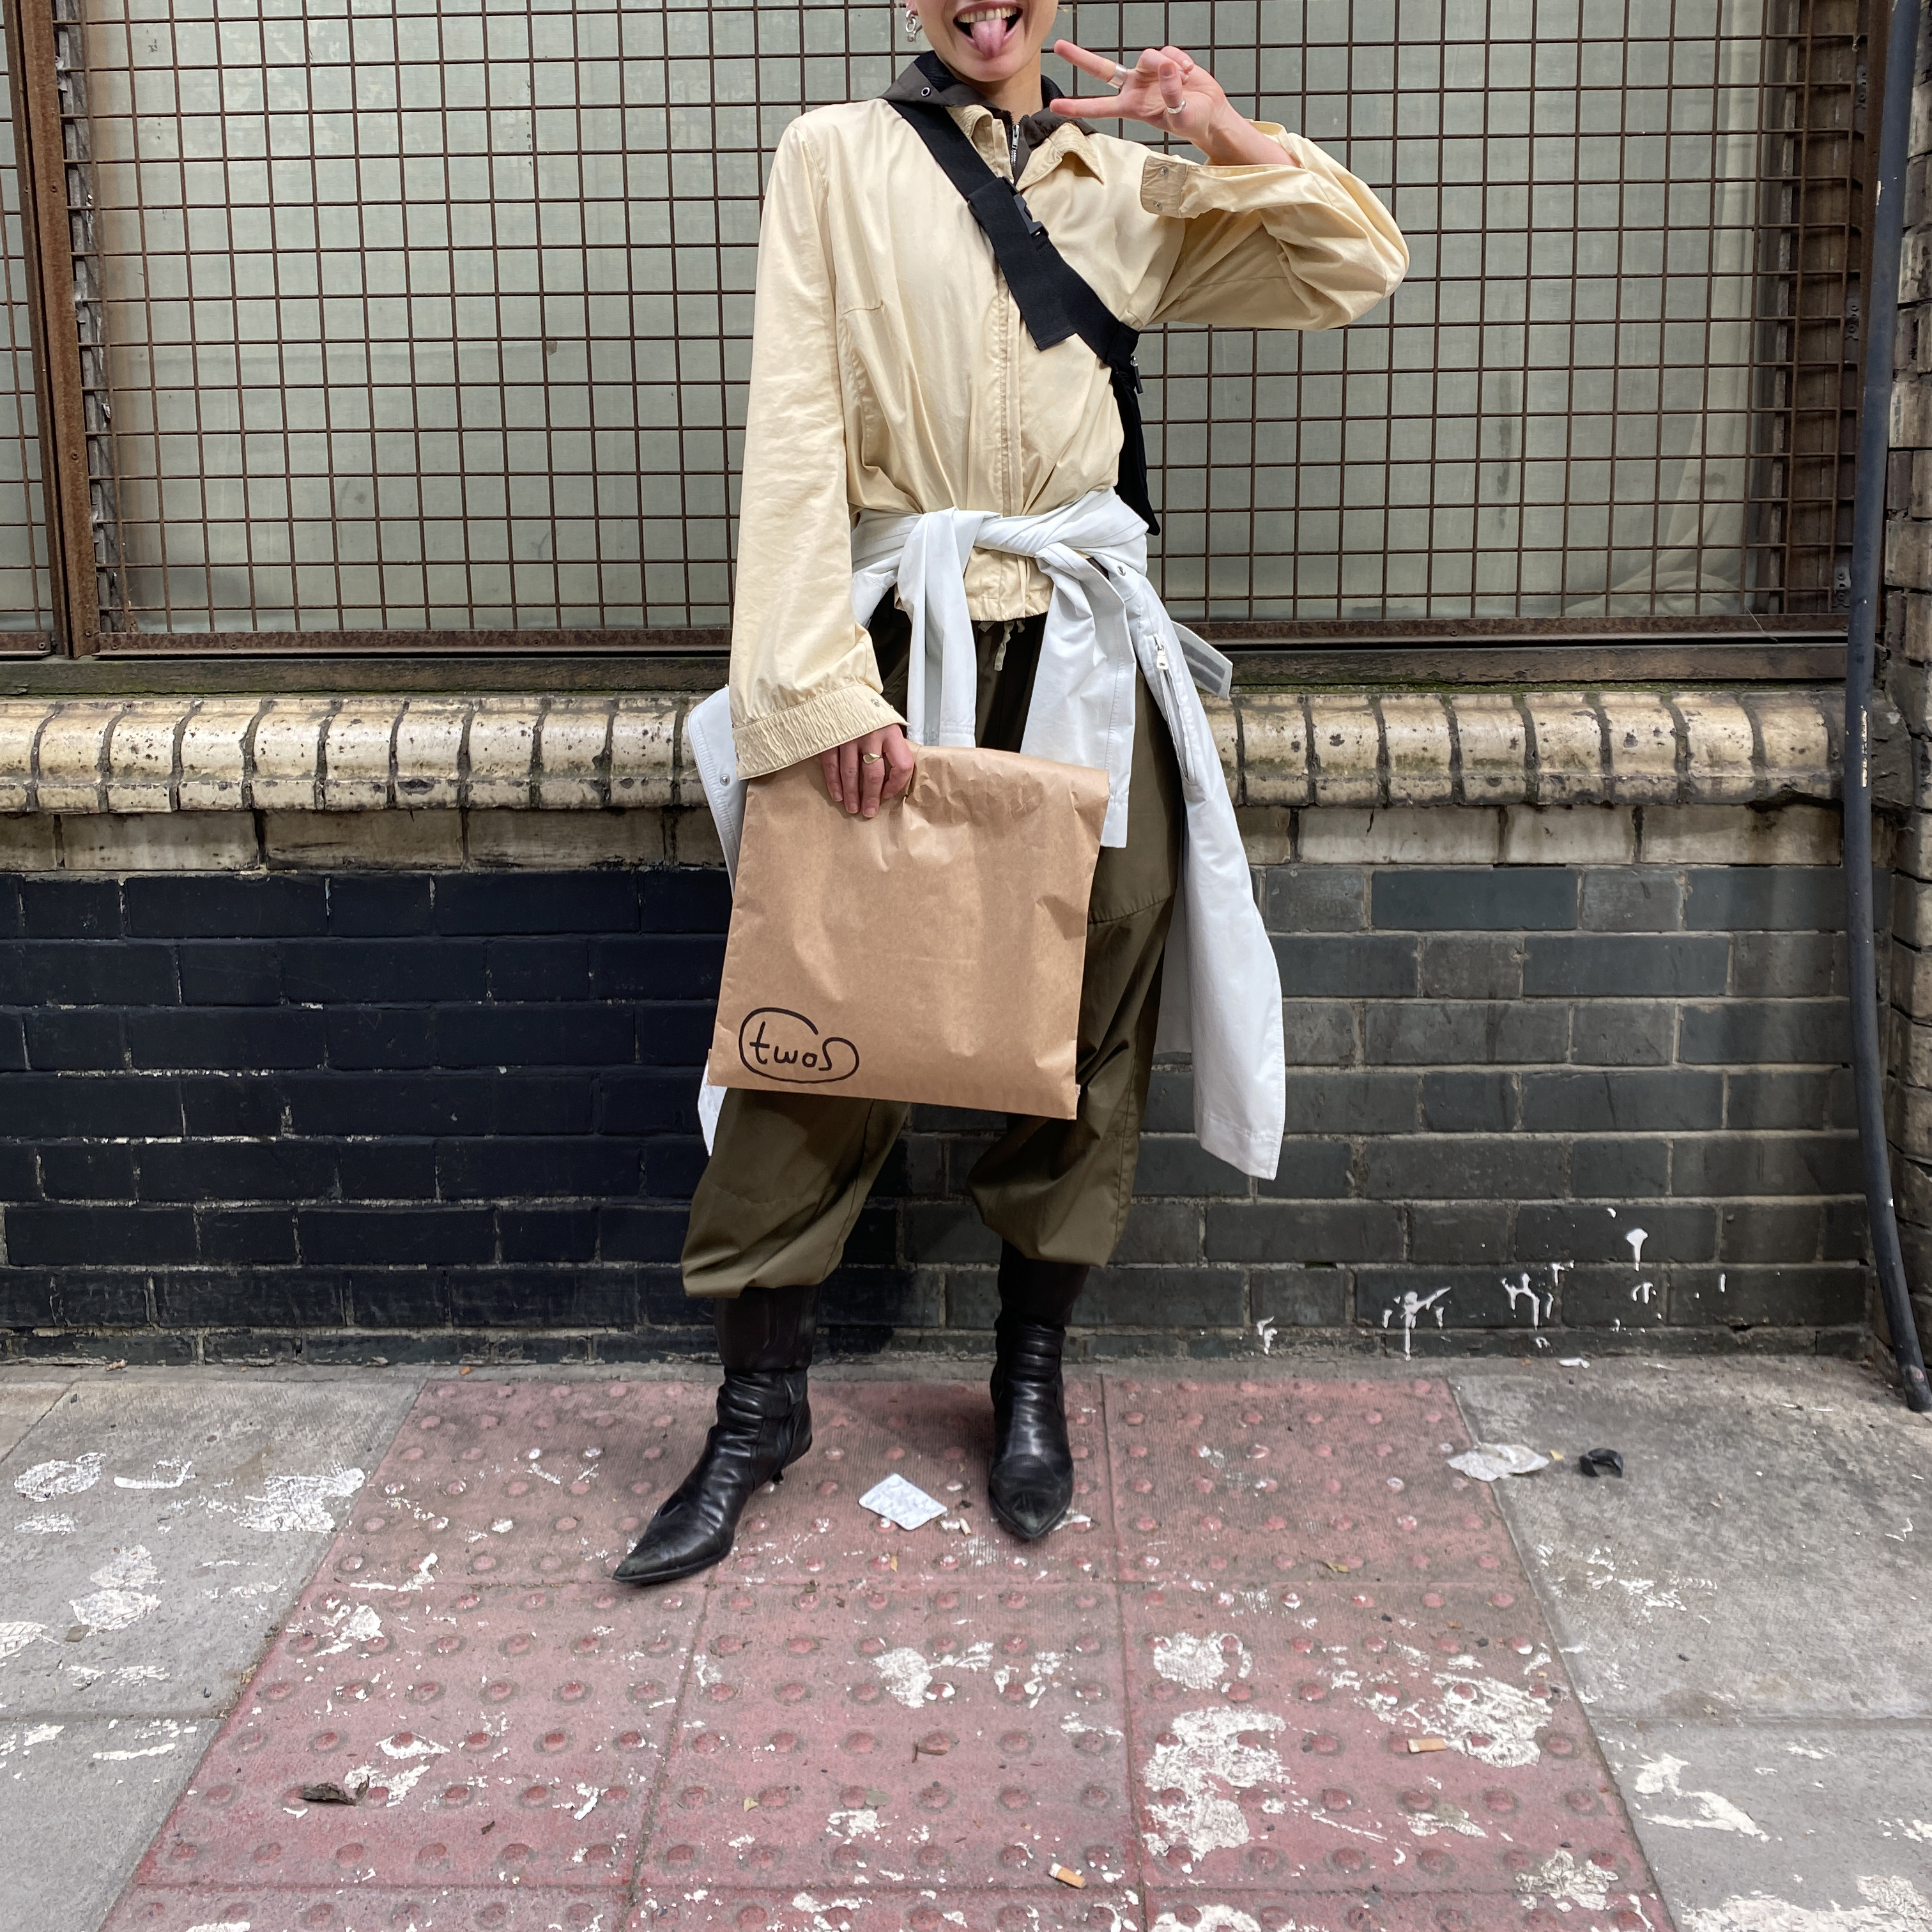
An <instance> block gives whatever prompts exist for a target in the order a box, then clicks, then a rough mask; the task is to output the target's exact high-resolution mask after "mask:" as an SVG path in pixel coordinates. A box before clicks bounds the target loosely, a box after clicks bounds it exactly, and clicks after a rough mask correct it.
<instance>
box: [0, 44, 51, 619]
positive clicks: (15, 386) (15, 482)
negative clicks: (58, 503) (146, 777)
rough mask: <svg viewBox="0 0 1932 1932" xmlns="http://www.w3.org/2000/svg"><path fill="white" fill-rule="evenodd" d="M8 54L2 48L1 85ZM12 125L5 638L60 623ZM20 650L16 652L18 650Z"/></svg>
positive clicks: (4, 239)
mask: <svg viewBox="0 0 1932 1932" xmlns="http://www.w3.org/2000/svg"><path fill="white" fill-rule="evenodd" d="M7 58H8V54H7V48H6V47H5V45H4V44H0V85H4V83H5V80H6V78H7V65H6V63H7ZM13 138H14V137H13V124H12V122H11V121H10V120H7V121H0V317H4V322H0V329H4V331H5V335H4V338H0V340H4V343H5V368H4V371H0V631H29V632H33V631H48V630H49V629H51V628H52V624H53V610H52V584H51V581H50V579H49V574H48V568H47V538H46V505H45V502H44V500H43V497H42V495H41V490H40V410H39V407H38V404H37V402H36V401H35V397H34V360H33V356H34V352H33V341H32V311H31V307H30V305H29V302H28V289H27V251H26V235H25V233H24V230H23V226H22V223H21V218H20V169H19V168H18V166H17V165H16V161H15V157H14V149H13Z"/></svg>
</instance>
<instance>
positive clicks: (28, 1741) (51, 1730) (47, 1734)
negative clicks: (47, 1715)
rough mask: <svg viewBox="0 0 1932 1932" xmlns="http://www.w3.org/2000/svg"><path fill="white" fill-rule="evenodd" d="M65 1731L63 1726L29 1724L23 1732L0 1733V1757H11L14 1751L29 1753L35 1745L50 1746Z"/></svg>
mask: <svg viewBox="0 0 1932 1932" xmlns="http://www.w3.org/2000/svg"><path fill="white" fill-rule="evenodd" d="M66 1729H67V1727H66V1726H65V1724H29V1725H28V1727H27V1728H26V1730H24V1731H7V1732H5V1733H0V1757H12V1756H13V1754H14V1753H15V1752H16V1751H31V1750H32V1749H33V1748H34V1745H45V1744H51V1743H52V1742H53V1741H54V1739H55V1738H57V1737H58V1736H60V1734H61V1733H62V1732H63V1731H64V1730H66Z"/></svg>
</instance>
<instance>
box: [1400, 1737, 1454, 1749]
mask: <svg viewBox="0 0 1932 1932" xmlns="http://www.w3.org/2000/svg"><path fill="white" fill-rule="evenodd" d="M1448 1748H1449V1740H1448V1739H1447V1738H1411V1739H1409V1749H1410V1751H1447V1750H1448Z"/></svg>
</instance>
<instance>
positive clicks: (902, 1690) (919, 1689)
mask: <svg viewBox="0 0 1932 1932" xmlns="http://www.w3.org/2000/svg"><path fill="white" fill-rule="evenodd" d="M872 1666H873V1668H874V1670H877V1672H878V1673H879V1675H880V1677H881V1678H882V1679H883V1680H884V1682H885V1686H886V1689H887V1690H888V1691H890V1692H891V1693H892V1695H893V1696H894V1697H896V1698H897V1699H898V1700H899V1702H900V1703H901V1704H903V1705H904V1706H905V1707H906V1709H907V1710H909V1711H916V1710H917V1709H919V1706H921V1705H922V1704H923V1703H925V1702H926V1687H927V1686H928V1685H930V1684H931V1683H932V1668H931V1667H930V1666H929V1664H927V1663H926V1659H925V1658H923V1657H922V1656H921V1655H919V1652H917V1651H916V1650H914V1649H912V1647H911V1646H910V1645H907V1646H905V1647H904V1648H903V1649H898V1650H889V1651H887V1652H886V1654H885V1655H883V1657H875V1658H873V1660H872Z"/></svg>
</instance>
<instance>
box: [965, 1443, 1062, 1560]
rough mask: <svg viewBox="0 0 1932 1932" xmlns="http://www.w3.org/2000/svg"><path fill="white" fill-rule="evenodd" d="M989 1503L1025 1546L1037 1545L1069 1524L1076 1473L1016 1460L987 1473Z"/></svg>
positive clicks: (1026, 1459) (1033, 1460)
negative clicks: (1048, 1535)
mask: <svg viewBox="0 0 1932 1932" xmlns="http://www.w3.org/2000/svg"><path fill="white" fill-rule="evenodd" d="M986 1500H987V1501H988V1502H989V1503H990V1504H991V1505H992V1508H993V1514H995V1516H996V1517H998V1518H999V1520H1001V1522H1002V1523H1004V1524H1005V1525H1006V1526H1007V1529H1010V1530H1011V1531H1012V1532H1013V1534H1014V1535H1016V1536H1017V1537H1018V1538H1019V1540H1020V1541H1022V1543H1037V1542H1038V1541H1040V1538H1042V1537H1043V1536H1045V1535H1047V1534H1048V1533H1049V1532H1050V1531H1052V1530H1055V1529H1058V1528H1059V1527H1060V1526H1061V1524H1062V1523H1064V1522H1065V1521H1066V1520H1067V1512H1068V1511H1070V1509H1072V1508H1073V1471H1072V1470H1071V1469H1068V1470H1067V1471H1066V1472H1064V1474H1063V1473H1062V1472H1061V1471H1059V1470H1058V1469H1053V1468H1051V1467H1049V1465H1047V1464H1046V1463H1043V1462H1041V1461H1040V1460H1037V1459H1036V1458H1035V1457H1031V1456H1016V1457H1010V1458H1009V1459H1008V1460H1007V1461H1006V1462H1004V1463H996V1464H995V1466H994V1467H993V1468H992V1469H991V1470H990V1471H989V1472H988V1474H987V1479H986Z"/></svg>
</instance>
